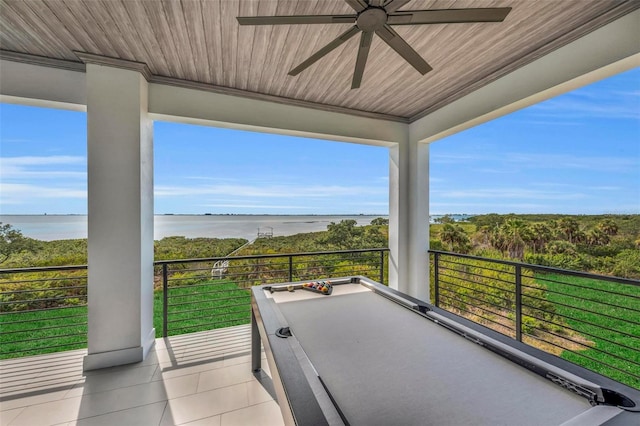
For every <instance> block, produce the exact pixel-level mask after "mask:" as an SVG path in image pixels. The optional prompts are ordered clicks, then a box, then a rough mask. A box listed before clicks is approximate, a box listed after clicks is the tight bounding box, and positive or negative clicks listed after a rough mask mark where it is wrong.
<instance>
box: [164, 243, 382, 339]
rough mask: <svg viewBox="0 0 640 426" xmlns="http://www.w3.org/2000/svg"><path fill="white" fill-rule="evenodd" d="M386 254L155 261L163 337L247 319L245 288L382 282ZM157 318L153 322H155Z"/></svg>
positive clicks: (378, 251) (347, 252)
mask: <svg viewBox="0 0 640 426" xmlns="http://www.w3.org/2000/svg"><path fill="white" fill-rule="evenodd" d="M387 252H388V249H386V248H381V249H363V250H343V251H331V252H313V253H292V254H272V255H258V256H237V257H215V258H208V259H184V260H168V261H158V262H156V263H155V265H156V269H157V272H156V274H157V276H158V275H159V276H161V277H162V279H161V284H160V285H161V288H162V291H161V292H159V291H158V292H156V309H159V307H162V317H161V318H162V321H161V322H159V321H157V322H156V324H155V326H156V329H157V330H162V335H163V336H165V337H166V336H170V335H175V334H182V333H190V332H194V331H201V330H209V329H214V328H221V327H230V326H233V325H239V324H248V323H249V321H250V319H251V306H250V305H251V293H250V288H251V286H254V285H257V284H270V283H278V282H289V281H305V280H314V279H319V278H323V277H331V276H348V275H364V276H366V277H369V278H372V279H375V280H378V281H380V282H385V281H386V274H387V270H386V268H385V264H386V262H387V260H388V259H387V257H388V255H387ZM156 318H157V317H156Z"/></svg>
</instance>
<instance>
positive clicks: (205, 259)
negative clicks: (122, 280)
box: [0, 247, 389, 274]
mask: <svg viewBox="0 0 640 426" xmlns="http://www.w3.org/2000/svg"><path fill="white" fill-rule="evenodd" d="M381 251H383V252H384V251H389V248H387V247H379V248H370V249H357V250H334V251H312V252H299V253H276V254H257V255H250V256H219V257H203V258H197V259H172V260H156V261H154V262H153V264H154V265H157V266H162V265H171V264H176V263H196V262H211V261H217V260H228V259H239V260H242V259H267V258H275V257H289V256H291V257H298V256H318V255H329V254H344V253H368V252H381ZM82 269H87V265H68V266H39V267H32V268H8V269H0V274H10V273H23V272H53V271H71V270H82Z"/></svg>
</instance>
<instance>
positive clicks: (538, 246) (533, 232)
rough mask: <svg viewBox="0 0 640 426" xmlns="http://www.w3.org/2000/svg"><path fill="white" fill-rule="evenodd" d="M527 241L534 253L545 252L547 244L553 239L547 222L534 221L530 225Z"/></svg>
mask: <svg viewBox="0 0 640 426" xmlns="http://www.w3.org/2000/svg"><path fill="white" fill-rule="evenodd" d="M528 231H529V232H528V233H527V241H528V242H529V243H530V245H531V248H532V250H533V252H534V253H538V252H543V251H544V247H545V245H546V244H547V243H548V242H549V241H551V237H552V233H551V229H549V226H547V224H546V223H541V222H538V223H532V224H531V225H529V229H528Z"/></svg>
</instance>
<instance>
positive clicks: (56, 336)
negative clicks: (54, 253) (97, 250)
mask: <svg viewBox="0 0 640 426" xmlns="http://www.w3.org/2000/svg"><path fill="white" fill-rule="evenodd" d="M86 346H87V266H86V265H82V266H58V267H44V268H20V269H2V270H0V359H4V358H14V357H20V356H28V355H36V354H41V353H48V352H57V351H66V350H71V349H78V348H83V347H86Z"/></svg>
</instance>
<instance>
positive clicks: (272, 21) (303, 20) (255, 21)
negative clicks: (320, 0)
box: [237, 15, 357, 25]
mask: <svg viewBox="0 0 640 426" xmlns="http://www.w3.org/2000/svg"><path fill="white" fill-rule="evenodd" d="M237 19H238V24H240V25H295V24H352V23H354V22H356V19H357V16H356V15H298V16H238V18H237Z"/></svg>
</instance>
